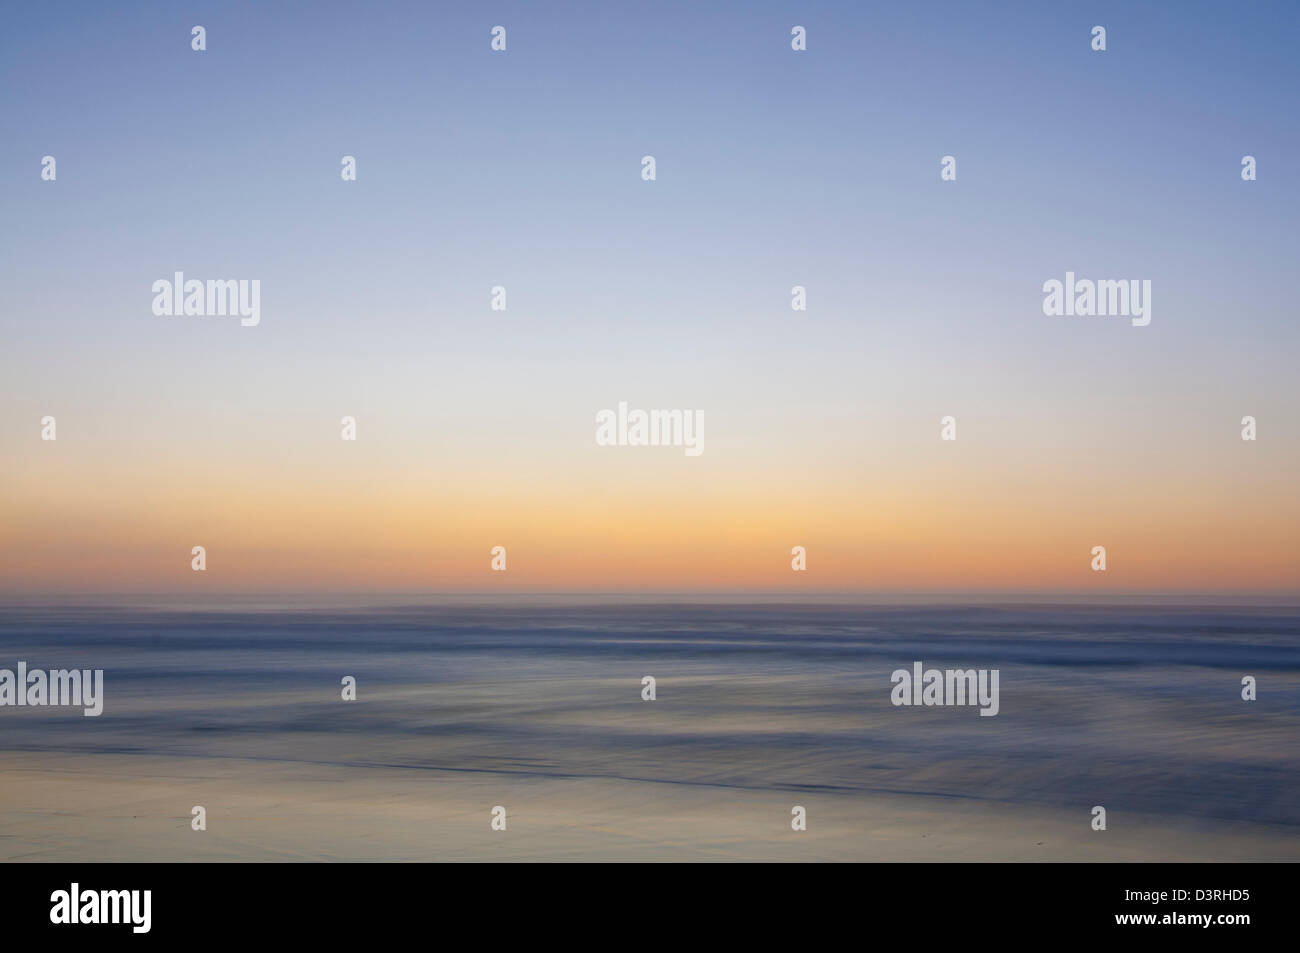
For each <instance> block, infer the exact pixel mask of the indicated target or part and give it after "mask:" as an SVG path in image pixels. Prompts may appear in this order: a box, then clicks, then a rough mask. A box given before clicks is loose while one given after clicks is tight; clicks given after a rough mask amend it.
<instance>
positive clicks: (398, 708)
mask: <svg viewBox="0 0 1300 953" xmlns="http://www.w3.org/2000/svg"><path fill="white" fill-rule="evenodd" d="M19 661H23V662H25V663H26V664H27V667H28V669H29V670H32V669H63V668H77V669H92V670H93V669H102V670H103V672H104V675H103V686H104V687H103V712H102V714H101V715H99V716H98V717H85V716H83V714H82V711H81V709H79V708H73V707H61V708H56V707H4V708H0V766H2V767H3V769H4V777H5V780H4V781H3V782H0V785H2V786H0V792H3V796H0V856H2V857H4V858H5V859H47V858H48V859H55V858H57V859H66V858H69V857H77V856H88V857H92V858H94V859H141V860H149V859H177V858H178V857H193V859H204V858H205V857H206V858H207V859H286V858H287V859H347V858H354V859H373V860H383V859H481V858H483V857H485V856H510V848H509V847H508V846H507V847H505V848H502V847H500V846H499V845H500V844H502V843H506V844H509V843H510V841H507V840H505V839H506V838H514V839H515V841H518V842H519V843H520V846H521V847H523V848H526V849H524V850H522V851H521V853H520V854H519V856H520V857H521V858H526V859H584V858H590V859H617V860H624V859H637V858H638V857H644V858H645V859H689V858H696V857H701V856H703V857H706V858H718V859H727V858H750V857H752V858H756V859H757V858H789V857H790V856H791V853H790V851H791V849H792V848H791V847H790V846H789V845H790V843H791V837H790V834H791V833H793V836H794V837H796V838H797V837H801V836H803V834H801V833H794V832H793V831H792V828H791V824H790V817H791V815H792V811H793V809H794V807H796V806H803V807H805V808H806V810H807V814H808V821H807V825H808V830H807V832H804V833H813V832H816V833H817V834H818V837H816V838H809V839H808V842H809V843H812V842H814V841H815V842H816V843H819V844H822V845H823V847H824V857H819V856H800V859H871V858H872V857H873V856H887V857H891V858H893V857H895V856H896V855H897V854H899V852H900V851H901V852H902V853H903V856H902V857H901V858H899V859H907V858H909V857H916V858H917V859H936V858H935V857H931V856H930V855H929V854H927V853H926V851H925V850H922V849H921V848H920V847H916V848H912V847H908V846H907V845H908V840H909V839H915V840H916V842H917V844H918V845H919V844H922V843H923V841H924V840H930V839H931V837H932V835H933V837H934V842H935V843H939V842H942V841H943V840H945V839H947V840H948V841H950V842H951V843H952V844H953V845H954V849H955V851H956V853H957V855H958V858H959V859H1023V858H1024V857H1025V856H1029V857H1031V858H1038V859H1097V860H1105V859H1142V860H1165V859H1168V860H1175V859H1198V860H1216V859H1229V858H1231V859H1251V858H1252V857H1257V858H1259V859H1276V860H1288V859H1289V860H1300V797H1297V793H1298V791H1300V786H1298V782H1300V609H1297V608H1295V607H1290V608H1285V607H1284V608H1242V607H1225V608H1205V607H1162V606H1126V607H1078V606H1074V607H1069V606H1052V605H1019V606H997V605H978V606H961V605H931V606H907V605H852V604H832V605H811V604H779V603H766V604H728V603H723V602H700V603H684V602H677V603H661V604H647V603H638V602H635V601H631V600H621V601H620V600H607V601H604V602H600V603H595V604H576V603H575V604H560V603H555V602H548V603H539V604H535V605H529V604H522V603H513V604H507V605H495V606H493V605H472V604H453V603H429V604H411V605H398V604H392V605H388V606H384V607H375V606H364V605H351V606H332V607H329V608H318V609H313V608H309V607H305V606H301V605H297V606H270V607H268V606H249V605H240V604H238V603H233V602H232V604H230V605H228V606H226V607H217V606H210V607H207V608H204V609H201V610H194V609H184V608H179V607H176V606H165V605H158V606H152V607H132V606H127V605H121V604H115V605H102V606H77V607H68V606H64V607H43V606H34V605H25V606H17V605H10V606H8V607H5V608H0V668H6V669H11V670H12V669H14V668H15V666H16V665H17V663H18V662H19ZM916 662H920V663H922V664H923V666H924V668H925V669H930V668H935V669H940V670H947V669H960V670H970V669H977V670H997V672H998V673H999V679H998V686H999V699H998V705H997V714H996V716H992V717H989V716H981V715H980V709H979V707H977V706H973V705H965V706H962V705H934V706H899V705H895V704H894V703H893V700H891V692H892V689H893V684H892V682H891V673H893V672H894V671H896V670H900V669H903V670H908V671H910V670H911V669H912V668H913V665H914V663H916ZM348 676H350V677H351V678H353V679H355V692H356V697H355V700H347V701H345V700H343V697H342V695H343V681H344V679H345V677H348ZM647 676H649V677H652V678H653V679H654V694H655V697H654V699H653V700H646V698H644V697H643V692H644V691H645V686H644V683H643V679H645V678H646V677H647ZM1246 676H1250V677H1252V678H1253V679H1254V680H1255V682H1256V693H1257V695H1256V698H1255V700H1252V701H1248V700H1244V699H1243V697H1242V692H1243V685H1242V681H1243V678H1244V677H1246ZM16 779H17V780H16ZM60 784H63V786H62V787H60ZM205 785H206V788H205ZM205 790H215V791H216V792H217V793H215V794H213V795H206V794H205V793H204V792H205ZM344 790H346V791H347V798H346V800H347V804H346V810H344V809H343V807H342V806H341V805H340V804H338V803H336V800H332V798H337V797H340V796H342V795H341V793H340V792H343V791H344ZM97 792H98V793H97ZM106 792H111V793H106ZM168 792H174V798H172V796H171V795H170V794H169V793H168ZM320 792H325V793H320ZM331 792H332V793H331ZM318 793H320V796H317V794H318ZM205 796H208V797H209V799H210V800H213V801H214V803H212V804H210V805H206V810H207V812H209V814H210V819H209V822H208V823H209V827H208V830H207V831H206V832H203V831H194V830H193V828H192V825H191V823H190V815H191V808H192V807H193V806H194V805H200V804H203V803H204V802H203V798H204V797H205ZM105 797H107V798H109V799H110V800H111V810H112V812H113V813H112V817H111V818H106V817H103V816H101V815H102V811H100V813H99V814H97V810H99V807H102V806H103V803H104V802H103V798H105ZM313 797H315V798H316V800H313ZM169 798H171V799H169ZM250 798H251V799H253V800H252V801H250V800H248V799H250ZM268 799H269V800H268ZM253 801H256V806H255V807H254V806H252V804H253ZM191 802H193V803H191ZM426 803H427V805H428V806H427V817H426V818H425V820H426V821H427V823H428V825H429V826H430V827H429V829H430V830H434V831H439V830H440V831H441V832H442V833H441V834H439V835H437V836H432V837H431V839H430V840H429V841H428V842H421V838H420V837H418V836H416V837H414V838H412V836H411V835H410V828H411V825H415V826H416V827H419V826H420V824H421V820H420V819H421V817H422V816H423V815H422V813H421V812H422V811H424V810H426V808H425V807H424V805H425V804H426ZM498 804H499V805H504V806H506V808H507V811H508V814H509V817H510V823H509V826H508V828H507V831H504V832H501V831H494V830H493V829H492V827H491V826H490V823H489V821H490V818H489V812H490V809H491V808H493V807H495V806H497V805H498ZM813 804H816V805H817V806H816V807H813V806H810V805H813ZM54 805H57V809H56V807H55V806H54ZM97 805H99V807H97ZM237 805H238V807H237ZM1097 806H1102V807H1104V808H1105V812H1106V821H1107V826H1106V829H1105V830H1104V831H1101V830H1095V829H1094V828H1093V817H1094V812H1093V809H1094V808H1095V807H1097ZM249 811H253V812H254V813H252V814H250V813H249ZM257 811H261V812H262V813H261V814H257V813H256V812H257ZM241 812H242V813H241ZM675 812H677V813H675ZM223 815H224V816H225V820H222V818H223ZM769 815H770V816H769ZM832 817H833V818H835V821H834V825H835V826H837V827H838V828H839V829H838V830H835V829H832V830H827V829H826V828H827V825H828V824H829V819H830V818H832ZM132 818H134V820H136V821H139V822H140V823H138V824H134V825H133V824H130V823H124V822H125V821H127V820H130V819H132ZM675 818H678V819H680V824H677V825H676V826H675V825H674V819H675ZM643 822H644V823H643ZM886 822H887V823H886ZM97 824H98V825H99V826H96V825H97ZM390 824H391V825H392V829H389V826H388V825H390ZM882 824H885V825H886V826H884V827H882ZM888 825H893V826H892V827H890V826H888ZM462 826H463V827H464V830H463V831H462V830H461V827H462ZM25 831H28V832H31V836H30V837H27V836H26V835H25V834H24V832H25ZM209 832H212V833H213V836H211V837H209V836H208V834H209ZM403 832H405V833H403ZM602 832H604V833H602ZM674 832H677V833H674ZM683 832H685V833H683ZM1017 832H1019V833H1020V834H1023V842H1024V843H1023V846H1022V845H1021V843H1020V841H1019V840H1016V837H1017ZM494 834H496V835H498V836H499V839H498V840H496V841H493V840H491V839H490V838H492V836H493V835H494ZM480 835H481V836H482V838H483V840H482V841H481V842H480V841H479V840H478V838H479V837H480ZM516 835H517V836H516ZM543 835H544V836H543ZM691 835H694V836H691ZM186 837H188V838H190V839H189V840H186V839H185V838H186ZM530 837H532V840H531V841H530V840H529V838H530ZM204 838H206V839H204ZM1008 838H1011V839H1012V840H1013V841H1014V843H1008ZM196 844H202V845H204V847H203V848H202V850H200V851H198V852H197V853H195V852H194V847H195V845H196ZM209 844H221V845H222V847H221V850H220V851H218V852H217V853H216V854H212V853H204V851H207V850H209V848H208V846H207V845H209ZM416 844H420V847H419V851H424V852H425V853H419V851H417V850H416V848H415V845H416ZM79 845H80V846H79ZM701 845H702V846H701ZM852 845H857V848H858V849H857V850H854V849H851V848H852ZM1031 846H1032V847H1036V848H1038V851H1039V852H1038V853H1037V854H1035V853H1034V852H1032V851H1030V850H1029V848H1030V847H1031ZM930 847H931V845H928V844H927V845H925V848H926V849H927V850H928V849H929V848H930ZM1044 849H1045V851H1044ZM78 850H82V851H83V853H82V854H78ZM484 851H489V852H495V853H491V854H484V853H483V852H484ZM701 851H704V853H703V854H702V853H701ZM909 851H910V852H909ZM918 852H919V853H918ZM1026 852H1028V854H1026ZM940 856H942V855H940Z"/></svg>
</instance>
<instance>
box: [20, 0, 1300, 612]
mask: <svg viewBox="0 0 1300 953" xmlns="http://www.w3.org/2000/svg"><path fill="white" fill-rule="evenodd" d="M0 16H2V17H3V21H2V29H0V87H2V88H3V89H4V94H3V96H0V132H2V135H0V282H2V284H3V288H4V295H3V304H2V305H0V341H2V343H3V347H0V454H2V456H0V594H6V593H7V594H9V595H14V594H21V593H33V592H37V593H80V592H88V593H94V592H104V593H131V592H150V593H154V592H163V593H166V592H174V593H195V594H197V593H203V592H209V593H211V592H258V593H269V592H278V591H293V592H300V591H321V592H363V593H364V592H373V593H385V592H442V593H455V592H470V591H472V592H489V593H491V592H539V593H545V592H753V593H780V592H792V593H800V592H803V593H818V592H826V593H831V592H864V593H872V592H876V593H896V592H921V593H924V592H934V593H939V592H953V591H960V592H981V593H989V592H1063V593H1078V594H1082V595H1086V596H1088V597H1089V598H1094V597H1104V596H1106V595H1107V594H1114V595H1119V594H1125V593H1152V592H1167V593H1184V594H1188V593H1233V594H1259V595H1260V596H1276V595H1279V594H1281V595H1288V596H1295V595H1297V594H1300V503H1298V502H1297V494H1296V486H1297V484H1298V482H1300V480H1298V478H1300V430H1298V429H1297V421H1296V414H1297V410H1298V409H1300V375H1298V374H1297V373H1296V357H1297V354H1298V353H1300V330H1297V324H1296V317H1297V308H1296V295H1295V291H1294V281H1295V278H1294V275H1295V273H1296V268H1295V262H1296V259H1297V239H1296V233H1295V223H1296V221H1297V220H1300V214H1298V213H1300V187H1298V186H1297V178H1296V175H1295V170H1294V169H1293V168H1292V167H1291V166H1292V165H1293V162H1294V157H1295V156H1296V155H1297V154H1300V112H1298V111H1297V109H1296V108H1295V104H1296V94H1297V87H1298V84H1297V80H1298V79H1300V60H1298V59H1297V57H1296V56H1295V52H1294V51H1295V50H1296V49H1297V48H1298V47H1300V7H1297V6H1296V5H1294V4H1285V3H1276V4H1270V3H1259V4H1254V3H1252V4H1247V5H1233V4H1227V3H1223V4H1203V3H1179V4H1172V3H1171V4H1151V3H1139V4H1133V3H1072V4H1030V3H1024V4H1016V3H1009V4H979V3H951V4H947V3H945V4H938V3H914V4H856V3H854V4H849V3H842V4H804V3H798V4H796V3H769V2H744V3H739V2H738V3H725V4H722V3H710V4H705V3H655V4H631V3H627V4H624V3H595V2H593V3H549V4H538V3H483V4H480V3H462V4H440V3H409V4H407V3H392V4H365V5H362V4H341V3H313V4H302V5H298V4H287V3H274V4H270V3H263V2H258V3H219V4H218V3H196V4H177V3H165V4H164V3H157V4H121V5H113V6H112V7H111V8H109V7H105V6H104V5H102V4H92V3H85V4H67V3H50V4H44V5H39V6H35V7H21V8H18V7H11V8H8V9H6V10H5V11H4V12H3V14H0ZM196 24H198V25H202V26H204V27H205V29H206V42H207V49H206V50H204V51H202V52H196V51H194V50H192V49H191V28H192V27H193V26H194V25H196ZM496 25H502V26H504V27H505V28H506V31H507V49H506V50H505V51H504V52H496V51H493V50H492V49H491V47H490V42H491V35H490V31H491V29H492V27H494V26H496ZM795 25H802V26H804V27H805V28H806V31H807V49H806V50H804V51H800V52H796V51H794V50H792V49H791V28H792V27H793V26H795ZM1095 25H1103V26H1105V28H1106V31H1107V49H1106V50H1105V51H1104V52H1097V51H1093V50H1092V49H1091V31H1092V28H1093V27H1094V26H1095ZM47 155H49V156H54V157H55V159H56V162H57V178H56V179H55V180H54V181H45V180H43V179H42V177H41V168H42V159H43V157H44V156H47ZM345 155H350V156H354V157H355V159H356V168H357V177H356V180H355V181H344V180H343V179H342V178H341V176H340V169H341V159H342V157H343V156H345ZM646 155H652V156H654V157H655V161H656V178H655V180H654V181H644V180H643V178H642V175H641V169H642V164H641V160H642V157H643V156H646ZM945 155H951V156H954V157H955V159H956V168H957V178H956V180H955V181H942V180H941V178H940V174H939V173H940V160H941V157H943V156H945ZM1245 155H1252V156H1254V157H1256V161H1257V169H1258V178H1257V180H1256V181H1252V182H1246V181H1243V180H1242V177H1241V160H1242V156H1245ZM177 271H181V272H184V273H185V275H186V277H187V278H198V279H231V278H234V279H257V280H259V281H260V287H261V320H260V323H259V324H258V325H257V326H256V327H242V326H240V323H239V321H238V320H237V319H231V318H222V317H204V316H194V315H190V316H184V315H181V316H159V315H156V314H154V313H153V310H152V307H151V304H152V301H153V297H154V295H153V292H152V290H151V289H152V285H153V283H154V282H155V281H156V280H158V279H162V278H168V279H170V278H171V276H172V275H173V273H174V272H177ZM1067 271H1072V272H1074V273H1076V274H1077V275H1078V276H1080V277H1081V278H1094V279H1102V278H1105V279H1142V280H1150V281H1151V283H1152V300H1151V323H1150V324H1149V325H1148V326H1146V327H1134V326H1133V325H1132V324H1131V322H1130V321H1129V320H1128V319H1127V318H1124V317H1114V316H1112V317H1100V316H1091V317H1080V316H1070V317H1065V316H1047V315H1045V314H1044V313H1043V307H1042V304H1043V297H1044V294H1043V284H1044V282H1046V281H1048V280H1050V279H1053V278H1055V279H1058V280H1059V279H1064V277H1065V274H1066V272H1067ZM795 285H801V286H803V287H805V288H806V289H807V302H808V305H807V310H806V311H794V310H792V308H791V288H792V287H793V286H795ZM495 286H502V287H505V288H506V289H507V296H508V297H507V301H508V305H507V309H506V310H505V311H494V310H492V309H491V307H490V301H491V289H492V288H493V287H495ZM624 401H625V402H627V403H628V404H629V405H630V406H631V407H633V408H665V409H667V408H672V409H684V410H698V411H701V412H702V414H703V418H704V452H703V453H702V454H700V455H699V456H687V455H686V454H684V453H683V452H682V449H681V448H679V447H627V446H619V447H608V446H598V445H597V443H596V440H595V416H596V414H597V413H598V412H599V411H601V410H602V409H606V408H616V407H617V406H618V404H619V402H624ZM47 415H48V416H53V417H54V418H55V419H56V421H57V424H56V426H57V439H56V440H52V441H50V440H42V439H41V435H42V424H41V420H42V418H44V417H46V416H47ZM949 415H951V416H952V417H954V418H955V420H956V428H957V439H956V440H951V441H944V440H941V439H940V421H941V418H943V417H945V416H949ZM1246 415H1250V416H1253V417H1255V418H1256V421H1257V427H1258V437H1257V439H1256V440H1255V441H1244V440H1242V439H1241V419H1242V417H1243V416H1246ZM344 416H353V417H355V419H356V422H357V439H356V440H355V441H345V440H343V439H341V437H340V433H341V426H340V421H341V418H342V417H344ZM197 545H202V546H204V547H205V549H206V552H207V569H206V571H204V572H202V573H198V572H194V571H192V569H191V552H192V547H194V546H197ZM1097 545H1102V546H1105V547H1106V551H1107V569H1106V571H1105V572H1094V571H1093V570H1092V569H1091V563H1092V555H1091V551H1092V548H1093V547H1094V546H1097ZM494 546H504V547H506V550H507V553H508V568H507V570H506V571H505V572H493V571H492V570H491V568H490V555H489V553H490V550H491V548H492V547H494ZM794 546H803V547H805V549H806V552H807V571H806V572H801V573H796V572H793V571H792V569H791V548H792V547H794Z"/></svg>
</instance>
